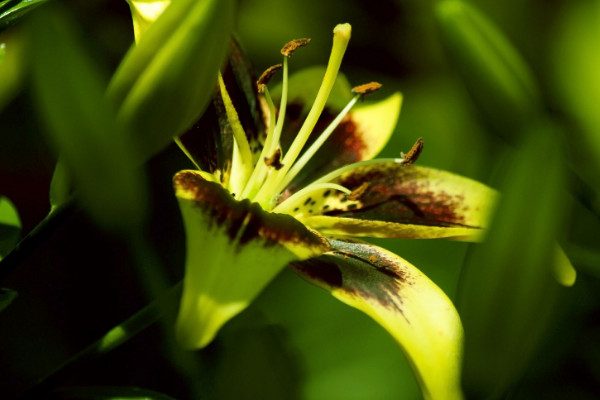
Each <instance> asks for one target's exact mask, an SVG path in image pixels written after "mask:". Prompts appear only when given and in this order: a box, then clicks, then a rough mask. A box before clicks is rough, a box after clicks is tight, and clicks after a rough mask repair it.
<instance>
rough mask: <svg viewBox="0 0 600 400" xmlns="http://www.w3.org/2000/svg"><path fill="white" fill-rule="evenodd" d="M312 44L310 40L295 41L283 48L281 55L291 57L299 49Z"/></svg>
mask: <svg viewBox="0 0 600 400" xmlns="http://www.w3.org/2000/svg"><path fill="white" fill-rule="evenodd" d="M309 43H310V39H308V38H305V39H294V40H292V41H291V42H288V43H286V44H285V46H283V47H282V48H281V54H283V55H284V56H286V57H288V58H289V57H291V56H292V54H293V53H294V51H296V50H297V49H299V48H300V47H304V46H306V45H307V44H309Z"/></svg>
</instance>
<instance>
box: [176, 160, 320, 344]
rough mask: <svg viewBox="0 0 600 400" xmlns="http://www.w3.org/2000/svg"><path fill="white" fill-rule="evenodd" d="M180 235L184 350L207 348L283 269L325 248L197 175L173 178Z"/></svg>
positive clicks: (313, 236) (306, 232) (289, 222)
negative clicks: (183, 254)
mask: <svg viewBox="0 0 600 400" xmlns="http://www.w3.org/2000/svg"><path fill="white" fill-rule="evenodd" d="M173 181H174V186H175V194H176V196H177V199H178V201H179V207H180V210H181V214H182V216H183V222H184V227H185V231H186V246H187V254H186V266H185V279H184V287H183V295H182V299H181V307H180V310H179V315H178V318H177V326H176V331H177V335H178V339H179V340H180V342H181V344H182V345H183V346H184V347H186V348H190V349H194V348H201V347H204V346H206V345H207V344H208V343H210V341H211V340H212V339H213V338H214V336H215V335H216V333H217V332H218V330H219V329H220V328H221V326H222V325H223V324H224V323H225V322H227V321H228V320H229V319H231V318H232V317H233V316H235V315H236V314H238V313H239V312H241V311H242V310H243V309H244V308H246V307H247V306H248V304H249V303H250V302H251V301H252V300H253V299H254V298H255V297H256V296H257V295H258V293H259V292H260V291H261V290H262V289H263V288H264V287H265V286H266V285H267V284H268V283H269V282H270V281H271V279H273V278H274V277H275V275H276V274H277V273H278V272H279V271H280V270H281V269H282V268H283V267H285V266H286V265H287V264H288V263H289V262H291V261H295V260H302V259H305V258H308V257H312V256H315V255H318V254H321V253H323V252H324V251H326V250H328V248H329V244H328V242H327V241H326V240H325V239H323V238H322V237H321V236H320V235H318V234H317V233H315V232H313V231H311V230H310V229H308V228H306V227H305V226H304V225H302V224H301V223H300V222H298V221H297V220H295V219H294V218H292V217H290V216H288V215H281V214H270V213H267V212H264V211H263V210H262V209H261V208H260V207H259V206H258V205H257V204H256V203H250V202H249V201H248V200H244V201H240V202H238V201H236V200H234V199H233V198H232V197H231V195H230V194H229V193H228V192H227V191H226V190H225V189H223V188H222V187H221V185H219V184H218V183H214V182H209V181H206V180H204V179H203V178H202V176H201V174H200V172H198V171H180V172H178V173H177V174H176V175H175V177H174V178H173Z"/></svg>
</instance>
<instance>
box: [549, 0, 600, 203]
mask: <svg viewBox="0 0 600 400" xmlns="http://www.w3.org/2000/svg"><path fill="white" fill-rule="evenodd" d="M567 4H568V6H567V7H565V10H564V11H563V12H561V14H560V17H561V18H562V20H561V21H560V23H559V26H558V29H556V36H555V40H554V41H552V42H551V43H553V44H554V49H553V54H552V56H553V58H552V62H551V65H552V66H553V73H554V76H555V78H556V80H555V85H556V86H557V89H558V95H559V96H558V98H557V100H558V101H559V102H560V103H561V105H562V106H563V107H564V108H565V109H566V110H567V111H568V112H569V113H570V114H571V115H573V116H574V117H575V118H576V119H577V121H578V123H579V126H580V128H581V134H582V137H581V138H577V137H575V138H574V139H575V140H574V141H576V142H578V143H576V144H577V145H578V146H577V149H576V151H577V153H578V157H576V159H574V160H573V161H574V162H575V163H577V164H578V165H579V168H578V172H579V173H580V174H581V175H582V176H583V177H584V178H585V179H586V180H588V181H589V184H590V186H591V187H593V188H595V191H596V197H597V198H596V203H597V204H596V207H600V201H599V200H598V197H600V192H599V191H598V187H599V186H600V176H599V175H598V169H599V168H600V113H599V112H598V104H600V73H598V71H600V52H599V51H598V43H600V1H598V0H588V1H581V2H572V3H567Z"/></svg>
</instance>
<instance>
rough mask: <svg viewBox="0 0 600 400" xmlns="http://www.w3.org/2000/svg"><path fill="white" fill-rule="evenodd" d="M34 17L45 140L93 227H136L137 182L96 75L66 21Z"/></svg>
mask: <svg viewBox="0 0 600 400" xmlns="http://www.w3.org/2000/svg"><path fill="white" fill-rule="evenodd" d="M40 11H43V12H38V13H36V15H34V17H35V19H32V23H31V25H30V29H31V33H32V53H33V63H32V65H33V89H34V95H35V100H36V105H37V107H38V109H39V112H40V114H41V116H42V120H43V121H44V123H45V125H46V130H47V133H48V135H49V138H50V140H51V142H52V144H53V145H54V147H55V148H56V150H57V151H59V152H60V156H61V161H62V162H64V163H65V166H66V167H67V168H68V170H69V173H70V174H71V176H72V177H73V179H74V181H75V183H76V188H77V189H79V194H80V196H81V198H82V200H83V201H84V204H85V205H86V206H87V207H88V208H89V211H90V212H91V213H92V215H93V216H94V217H95V218H96V220H97V222H99V223H101V224H102V225H104V226H108V227H118V226H120V227H128V226H131V225H135V224H138V223H139V222H140V221H141V219H142V218H143V208H144V206H143V203H142V201H141V200H142V199H143V198H144V197H143V192H144V190H143V184H142V179H141V178H140V177H139V176H138V171H136V170H135V169H134V167H133V159H132V151H131V150H130V147H129V143H127V141H126V136H125V135H124V134H123V131H122V130H120V129H118V126H117V124H116V123H115V116H114V113H113V111H112V110H111V108H110V107H109V105H108V104H107V102H106V101H105V99H104V88H105V84H104V80H103V79H102V77H101V76H102V74H101V73H100V71H98V70H97V67H96V65H95V63H94V61H93V60H92V59H91V58H90V57H89V56H88V54H87V51H86V49H85V48H84V47H83V46H82V44H81V43H79V42H78V40H77V39H76V38H77V37H78V36H79V33H78V32H77V30H76V29H75V27H74V26H73V25H72V23H71V21H70V20H69V19H68V18H67V16H66V15H65V14H64V13H63V12H61V11H60V10H58V9H55V8H49V7H48V8H45V9H43V10H40ZM56 184H57V182H54V187H53V191H54V193H53V194H56V190H57V189H56Z"/></svg>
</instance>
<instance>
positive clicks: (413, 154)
mask: <svg viewBox="0 0 600 400" xmlns="http://www.w3.org/2000/svg"><path fill="white" fill-rule="evenodd" d="M421 151H423V139H421V138H418V139H417V141H416V142H415V144H413V147H412V148H411V149H410V151H409V152H408V153H407V154H404V155H403V160H402V165H411V164H414V162H415V161H417V159H418V158H419V155H420V154H421Z"/></svg>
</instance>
